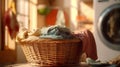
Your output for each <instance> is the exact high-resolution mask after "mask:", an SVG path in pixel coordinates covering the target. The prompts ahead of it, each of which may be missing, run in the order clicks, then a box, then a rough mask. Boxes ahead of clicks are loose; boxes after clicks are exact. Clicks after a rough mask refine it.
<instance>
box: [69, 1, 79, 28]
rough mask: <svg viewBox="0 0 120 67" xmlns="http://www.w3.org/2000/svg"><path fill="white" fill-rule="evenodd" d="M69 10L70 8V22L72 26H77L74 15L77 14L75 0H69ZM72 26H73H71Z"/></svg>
mask: <svg viewBox="0 0 120 67" xmlns="http://www.w3.org/2000/svg"><path fill="white" fill-rule="evenodd" d="M71 6H72V7H71V8H70V9H71V10H70V22H71V25H72V27H71V28H74V29H76V28H77V22H76V16H77V14H78V13H77V0H71ZM73 26H74V27H73Z"/></svg>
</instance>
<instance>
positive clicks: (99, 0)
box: [98, 0, 109, 2]
mask: <svg viewBox="0 0 120 67" xmlns="http://www.w3.org/2000/svg"><path fill="white" fill-rule="evenodd" d="M107 1H109V0H98V2H107Z"/></svg>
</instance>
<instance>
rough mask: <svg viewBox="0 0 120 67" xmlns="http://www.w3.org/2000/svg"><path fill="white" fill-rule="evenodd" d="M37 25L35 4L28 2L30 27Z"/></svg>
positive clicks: (33, 27)
mask: <svg viewBox="0 0 120 67" xmlns="http://www.w3.org/2000/svg"><path fill="white" fill-rule="evenodd" d="M36 27H37V6H36V5H34V4H32V3H30V29H31V30H32V29H35V28H36Z"/></svg>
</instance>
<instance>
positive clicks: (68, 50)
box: [20, 39, 82, 66]
mask: <svg viewBox="0 0 120 67" xmlns="http://www.w3.org/2000/svg"><path fill="white" fill-rule="evenodd" d="M80 43H81V41H80V40H78V39H71V40H55V39H38V40H34V41H33V40H32V41H24V42H20V44H21V47H22V49H23V52H24V54H25V56H26V59H27V61H28V62H30V63H36V64H39V65H41V66H64V65H77V64H79V60H80V56H81V49H82V45H81V44H80Z"/></svg>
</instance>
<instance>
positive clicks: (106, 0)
mask: <svg viewBox="0 0 120 67" xmlns="http://www.w3.org/2000/svg"><path fill="white" fill-rule="evenodd" d="M108 1H110V0H98V2H108ZM112 1H120V0H112Z"/></svg>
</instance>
